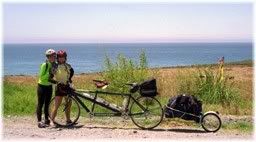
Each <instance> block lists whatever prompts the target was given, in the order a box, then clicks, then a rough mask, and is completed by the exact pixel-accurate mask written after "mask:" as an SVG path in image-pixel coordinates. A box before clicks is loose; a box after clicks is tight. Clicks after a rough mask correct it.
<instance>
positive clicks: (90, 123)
mask: <svg viewBox="0 0 256 142" xmlns="http://www.w3.org/2000/svg"><path fill="white" fill-rule="evenodd" d="M242 119H243V118H242ZM233 120H235V118H234V117H233V118H232V117H227V118H224V122H225V121H233ZM245 120H247V118H245ZM235 121H236V120H235ZM249 121H250V120H249ZM3 122H4V127H3V139H5V140H7V139H8V140H12V139H17V138H21V139H35V138H40V139H46V140H49V139H82V138H86V139H95V138H96V139H102V138H104V139H105V138H106V139H127V138H129V139H138V138H140V139H152V138H153V139H154V138H155V139H159V138H160V139H209V138H211V139H212V138H214V139H221V140H223V139H226V138H228V139H229V140H230V139H246V140H250V139H252V134H251V133H241V132H239V131H229V130H223V129H221V130H220V131H218V132H217V133H205V132H204V130H203V129H202V128H201V127H195V126H193V127H189V126H182V125H178V124H176V123H173V124H170V126H166V125H164V124H163V125H162V124H161V125H160V126H158V127H157V128H155V129H154V130H150V131H149V130H140V129H138V128H136V126H135V125H133V124H132V122H131V121H130V120H124V119H122V118H107V119H106V118H105V119H104V120H103V119H96V118H94V119H93V120H89V119H85V118H82V119H79V123H78V124H77V125H76V126H73V127H71V128H55V127H54V126H50V127H47V128H42V129H39V128H38V127H37V125H36V121H35V118H34V117H31V116H30V117H28V116H27V117H9V118H8V117H7V118H3Z"/></svg>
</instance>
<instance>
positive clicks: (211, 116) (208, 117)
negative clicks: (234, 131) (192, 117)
mask: <svg viewBox="0 0 256 142" xmlns="http://www.w3.org/2000/svg"><path fill="white" fill-rule="evenodd" d="M201 125H202V127H203V129H204V130H205V131H206V132H217V131H218V130H219V129H220V127H221V120H220V117H219V116H218V114H216V113H214V112H208V113H205V114H204V115H203V117H202V119H201Z"/></svg>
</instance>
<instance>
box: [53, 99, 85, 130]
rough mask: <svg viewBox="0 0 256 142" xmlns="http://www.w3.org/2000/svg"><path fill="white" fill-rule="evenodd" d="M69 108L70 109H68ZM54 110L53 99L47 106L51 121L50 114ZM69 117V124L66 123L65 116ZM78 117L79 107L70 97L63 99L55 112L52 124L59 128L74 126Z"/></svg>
mask: <svg viewBox="0 0 256 142" xmlns="http://www.w3.org/2000/svg"><path fill="white" fill-rule="evenodd" d="M69 107H70V109H69ZM54 109H55V97H54V98H53V99H52V100H51V102H50V106H49V112H50V118H51V120H52V113H53V110H54ZM68 115H69V116H70V120H71V122H69V123H67V116H68ZM79 116H80V107H79V104H78V103H77V101H76V100H75V99H74V98H72V97H63V99H62V102H61V104H60V106H59V108H58V110H57V114H56V117H55V119H54V123H55V124H57V125H59V126H71V125H74V124H75V123H76V122H77V120H78V119H79Z"/></svg>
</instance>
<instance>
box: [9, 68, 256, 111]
mask: <svg viewBox="0 0 256 142" xmlns="http://www.w3.org/2000/svg"><path fill="white" fill-rule="evenodd" d="M200 68H201V69H202V68H205V67H200ZM197 69H198V67H176V68H159V69H151V70H150V72H151V73H152V74H153V76H154V77H155V78H156V79H157V85H158V92H159V94H160V96H163V97H166V98H168V97H170V96H175V95H177V88H178V86H177V78H176V75H177V74H178V73H179V72H184V71H187V72H191V71H196V70H197ZM214 69H215V70H217V67H216V68H214ZM225 74H228V75H229V76H233V77H234V82H235V84H234V85H235V87H237V88H238V89H239V92H240V95H241V96H242V98H243V99H244V100H246V101H247V102H248V103H247V104H246V105H247V106H245V107H244V108H242V110H237V109H236V108H230V109H224V108H222V106H220V105H218V106H205V108H204V109H205V110H216V109H217V110H218V111H220V112H221V113H225V114H232V113H234V112H235V113H234V114H243V115H244V114H247V115H250V114H252V100H253V95H252V87H253V81H252V80H253V67H250V66H242V65H230V66H228V67H226V68H225ZM101 78H102V75H101V73H91V74H80V75H75V76H74V78H73V83H74V85H75V86H76V88H83V89H95V86H94V84H93V81H92V80H93V79H101ZM4 82H9V83H14V84H17V85H30V86H35V89H36V86H37V77H36V76H5V77H4ZM237 111H239V112H237Z"/></svg>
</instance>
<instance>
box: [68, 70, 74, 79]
mask: <svg viewBox="0 0 256 142" xmlns="http://www.w3.org/2000/svg"><path fill="white" fill-rule="evenodd" d="M69 71H70V76H69V82H70V83H72V80H71V79H72V77H73V75H74V69H73V68H72V67H71V68H70V70H69Z"/></svg>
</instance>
